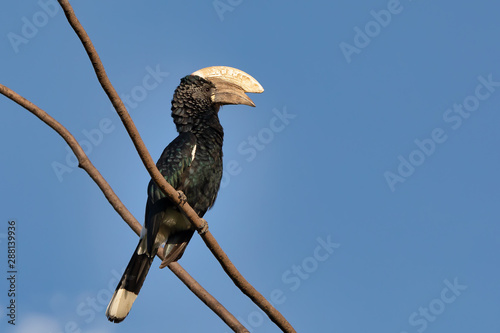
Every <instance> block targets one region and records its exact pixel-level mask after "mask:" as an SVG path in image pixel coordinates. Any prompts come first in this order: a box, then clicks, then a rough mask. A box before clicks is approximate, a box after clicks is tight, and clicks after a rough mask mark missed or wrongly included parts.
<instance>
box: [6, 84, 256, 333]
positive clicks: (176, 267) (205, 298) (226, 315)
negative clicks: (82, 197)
mask: <svg viewBox="0 0 500 333" xmlns="http://www.w3.org/2000/svg"><path fill="white" fill-rule="evenodd" d="M0 94H2V95H4V96H6V97H7V98H9V99H11V100H12V101H14V102H16V103H17V104H19V105H20V106H22V107H24V108H25V109H26V110H28V111H30V112H31V113H33V114H34V115H35V116H37V117H38V118H39V119H40V120H42V121H43V122H44V123H46V124H47V125H48V126H49V127H51V128H52V129H53V130H55V131H56V132H57V133H58V134H59V135H60V136H61V137H62V138H63V139H64V140H65V141H66V143H67V144H68V145H69V147H70V148H71V150H72V151H73V152H74V153H75V155H76V158H77V159H78V163H79V167H80V168H82V169H83V170H85V171H86V172H87V174H88V175H89V176H90V178H92V180H94V182H95V183H96V184H97V186H99V188H100V189H101V191H102V192H103V193H104V196H105V197H106V199H107V200H108V201H109V203H110V204H111V206H113V208H114V209H115V210H116V212H117V213H118V214H119V215H120V216H121V217H122V219H123V220H124V221H125V222H126V223H127V224H128V225H129V226H130V228H132V230H134V232H135V233H136V234H137V235H139V234H140V233H141V229H142V226H141V224H140V223H139V222H138V221H137V219H136V218H135V217H134V216H133V215H132V213H130V211H129V210H128V209H127V207H125V205H124V204H123V203H122V202H121V200H120V199H119V198H118V196H117V195H116V194H115V192H114V191H113V189H112V188H111V186H110V185H109V184H108V182H107V181H106V180H105V179H104V177H103V176H102V175H101V173H100V172H99V171H98V170H97V169H96V168H95V166H94V165H93V164H92V162H90V160H89V158H88V157H87V155H86V154H85V152H84V151H83V149H82V147H81V146H80V144H79V143H78V141H76V139H75V137H74V136H73V135H72V134H71V133H70V132H69V131H68V130H67V129H66V128H65V127H64V126H63V125H61V124H60V123H59V122H58V121H57V120H55V119H54V118H52V117H51V116H50V115H49V114H48V113H47V112H45V111H44V110H42V109H40V108H39V107H38V106H36V105H35V104H33V103H31V102H30V101H28V100H27V99H26V98H24V97H22V96H21V95H19V94H17V93H16V92H14V91H13V90H11V89H9V88H7V87H6V86H4V85H2V84H0ZM158 253H163V251H158ZM158 257H160V259H162V260H163V256H162V255H160V254H158ZM168 268H169V269H170V270H171V271H172V272H173V273H174V274H175V275H176V276H177V277H178V278H179V279H180V280H181V281H182V282H183V283H184V284H185V285H186V286H187V287H188V288H189V289H190V290H191V291H192V292H193V293H194V294H195V295H196V296H197V297H198V298H199V299H200V300H201V301H202V302H203V303H205V304H206V305H207V306H208V307H210V309H212V311H214V312H215V313H216V314H217V315H218V316H219V317H220V318H221V319H222V320H223V321H224V322H225V323H226V324H227V325H228V326H229V327H230V328H231V329H232V330H233V331H235V332H243V333H244V332H247V333H248V330H247V329H246V328H245V327H244V326H243V325H242V324H241V323H240V322H239V321H238V320H237V319H236V318H235V317H234V316H233V315H232V314H231V313H230V312H229V311H228V310H227V309H226V308H224V306H223V305H222V304H220V303H219V302H218V301H217V300H216V299H215V298H214V297H213V296H212V295H210V294H209V293H208V292H207V291H206V290H205V289H204V288H203V287H202V286H201V285H200V284H199V283H198V282H197V281H196V280H195V279H193V278H192V277H191V275H189V274H188V273H187V272H186V271H185V270H184V269H183V268H182V266H181V265H180V264H178V263H175V262H174V263H171V264H170V265H168Z"/></svg>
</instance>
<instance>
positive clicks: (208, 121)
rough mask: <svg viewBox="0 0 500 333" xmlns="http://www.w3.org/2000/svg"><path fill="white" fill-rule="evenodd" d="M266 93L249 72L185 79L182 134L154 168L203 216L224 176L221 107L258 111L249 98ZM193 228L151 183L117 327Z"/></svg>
mask: <svg viewBox="0 0 500 333" xmlns="http://www.w3.org/2000/svg"><path fill="white" fill-rule="evenodd" d="M263 91H264V89H263V88H262V86H261V85H260V84H259V82H257V80H255V79H254V78H253V77H252V76H250V75H248V74H247V73H245V72H243V71H241V70H239V69H235V68H231V67H224V66H214V67H207V68H203V69H200V70H198V71H196V72H194V73H193V74H191V75H188V76H186V77H184V78H183V79H181V83H180V85H179V86H178V87H177V89H176V90H175V93H174V98H173V99H172V118H173V119H174V123H175V125H176V127H177V132H179V135H178V136H177V137H176V138H175V139H174V140H173V141H172V142H171V143H170V144H169V145H168V146H167V148H165V150H164V151H163V153H162V155H161V157H160V159H159V160H158V162H157V164H156V166H157V167H158V169H159V170H160V172H161V173H162V175H163V176H164V177H165V179H166V180H167V181H168V182H169V183H170V185H172V186H173V187H174V188H175V189H176V190H178V191H182V192H184V194H185V195H186V197H187V202H188V203H189V205H190V206H191V207H193V209H194V211H195V212H196V213H197V214H198V215H199V216H200V217H203V215H204V214H205V213H206V211H207V210H208V209H210V207H212V205H213V204H214V202H215V198H216V197H217V192H218V191H219V186H220V181H221V177H222V139H223V136H224V132H223V129H222V126H221V124H220V122H219V117H218V112H219V108H220V107H221V106H222V105H227V104H245V105H249V106H255V104H254V103H253V102H252V100H251V99H250V98H248V96H247V95H246V94H245V93H261V92H263ZM193 233H194V229H193V227H192V226H191V223H190V222H189V221H188V219H187V218H186V217H185V216H184V215H183V214H182V213H181V212H180V211H179V210H178V209H177V207H176V206H175V205H174V204H173V203H172V202H171V201H170V200H169V199H168V198H167V197H166V196H165V195H164V194H163V193H162V191H161V190H160V189H159V188H158V186H157V185H156V183H155V182H154V181H153V180H151V181H150V182H149V185H148V199H147V203H146V216H145V221H144V227H143V229H142V232H141V237H140V240H139V245H137V248H136V249H135V251H134V254H133V255H132V258H131V259H130V262H129V264H128V266H127V268H126V269H125V272H124V273H123V276H122V278H121V280H120V282H119V283H118V286H117V287H116V290H115V293H114V294H113V297H112V298H111V301H110V302H109V305H108V308H107V309H106V316H107V317H108V319H109V320H110V321H112V322H115V323H119V322H121V321H122V320H123V319H125V317H126V316H127V314H128V313H129V311H130V309H131V307H132V304H133V303H134V301H135V299H136V297H137V295H138V294H139V291H140V290H141V287H142V284H143V283H144V280H145V278H146V275H147V274H148V271H149V268H150V267H151V264H152V262H153V259H154V257H155V256H156V254H157V252H158V249H159V247H160V246H162V245H165V247H164V256H165V259H164V260H163V262H162V263H161V265H160V268H163V267H165V266H166V265H168V264H169V263H171V262H173V261H176V260H178V259H179V258H180V257H181V256H182V254H183V253H184V250H185V248H186V245H187V244H188V242H189V240H190V239H191V236H192V235H193Z"/></svg>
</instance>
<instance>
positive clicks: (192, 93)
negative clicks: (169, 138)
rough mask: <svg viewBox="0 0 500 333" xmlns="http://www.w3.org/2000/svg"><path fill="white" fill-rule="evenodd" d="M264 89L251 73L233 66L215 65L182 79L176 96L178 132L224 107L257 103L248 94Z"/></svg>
mask: <svg viewBox="0 0 500 333" xmlns="http://www.w3.org/2000/svg"><path fill="white" fill-rule="evenodd" d="M263 91H264V88H262V86H261V85H260V83H259V82H258V81H257V80H255V79H254V78H253V77H252V76H250V75H249V74H247V73H245V72H243V71H241V70H239V69H236V68H232V67H226V66H213V67H207V68H203V69H200V70H197V71H196V72H194V73H192V74H191V75H188V76H186V77H184V78H182V79H181V83H180V85H179V86H178V87H177V89H176V90H175V93H174V98H173V99H172V117H173V118H174V122H175V124H176V126H177V129H178V131H185V130H190V129H191V127H192V126H193V124H195V123H197V120H200V119H202V118H205V116H211V115H214V114H215V115H216V114H217V112H218V111H219V108H220V106H222V105H228V104H233V105H235V104H244V105H249V106H255V104H254V103H253V101H252V100H251V99H250V98H249V97H248V96H247V95H246V93H262V92H263Z"/></svg>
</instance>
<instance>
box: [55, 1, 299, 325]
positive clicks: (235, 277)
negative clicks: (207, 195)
mask: <svg viewBox="0 0 500 333" xmlns="http://www.w3.org/2000/svg"><path fill="white" fill-rule="evenodd" d="M58 2H59V4H60V5H61V7H62V8H63V10H64V14H65V15H66V18H67V20H68V22H69V24H70V25H71V27H72V28H73V30H74V31H75V33H76V34H77V36H78V38H80V40H81V41H82V44H83V47H84V48H85V51H86V52H87V54H88V56H89V58H90V61H91V62H92V66H93V67H94V71H95V73H96V75H97V79H98V80H99V83H100V84H101V86H102V88H103V89H104V91H105V92H106V94H107V95H108V97H109V99H110V101H111V103H112V104H113V106H114V107H115V109H116V111H117V113H118V115H119V116H120V118H121V120H122V122H123V125H124V126H125V128H126V130H127V132H128V133H129V135H130V138H131V139H132V141H133V143H134V146H135V147H136V149H137V152H138V153H139V156H140V158H141V160H142V162H143V163H144V166H145V167H146V169H147V170H148V172H149V174H150V175H151V178H152V179H153V180H154V182H155V183H156V184H157V185H158V187H159V188H160V189H161V190H162V191H163V193H165V195H166V196H168V197H169V199H170V200H171V201H172V202H173V203H175V204H176V205H177V206H178V207H179V209H180V210H182V211H183V212H184V214H185V215H186V216H187V218H188V219H189V220H190V221H191V223H192V224H193V226H194V227H195V228H196V230H198V231H203V232H202V233H200V235H201V237H202V238H203V241H204V242H205V244H206V245H207V246H208V248H209V249H210V251H211V252H212V253H213V254H214V256H215V258H216V259H217V260H218V261H219V263H220V264H221V266H222V268H223V269H224V271H225V272H226V273H227V274H228V275H229V276H230V278H231V280H232V281H233V282H234V283H235V284H236V286H237V287H238V288H239V289H240V290H241V291H242V292H243V293H244V294H245V295H247V296H248V297H249V298H250V299H251V300H252V301H253V302H254V303H255V304H256V305H257V306H259V307H260V308H261V309H262V310H263V311H264V312H265V313H266V314H267V315H268V316H269V318H270V319H271V320H272V321H273V322H274V323H275V324H276V325H277V326H278V327H279V328H280V329H281V330H282V331H283V332H290V333H291V332H295V330H294V329H293V327H292V325H291V324H290V323H289V322H288V321H287V320H286V318H285V317H284V316H283V315H282V314H281V313H280V312H279V311H278V310H276V309H275V308H274V307H273V306H272V305H271V303H269V302H268V301H267V300H266V298H265V297H264V296H262V294H261V293H259V292H258V291H257V290H256V289H255V288H254V287H253V286H252V285H251V284H250V283H249V282H248V281H247V280H246V279H245V278H244V277H243V276H242V275H241V273H240V272H239V271H238V269H237V268H236V267H235V266H234V265H233V263H232V262H231V261H230V260H229V258H228V256H227V255H226V254H225V253H224V251H223V250H222V248H221V247H220V246H219V244H218V243H217V241H216V240H215V238H214V237H213V236H212V234H211V232H210V231H209V230H208V231H207V230H206V224H205V221H204V220H203V219H201V218H200V217H199V216H198V215H197V214H196V212H195V211H194V210H193V208H192V207H191V206H189V204H188V203H186V202H184V201H183V200H181V198H179V195H178V193H177V191H176V190H175V189H174V188H173V187H172V186H171V185H170V184H169V183H168V182H167V181H166V180H165V178H163V176H162V174H161V173H160V171H159V170H158V169H157V168H156V165H155V163H154V161H153V159H152V158H151V155H150V154H149V152H148V150H147V148H146V146H145V144H144V142H143V141H142V138H141V136H140V134H139V132H138V131H137V128H136V127H135V124H134V123H133V121H132V118H131V117H130V114H129V113H128V111H127V109H126V108H125V105H124V104H123V102H122V100H121V99H120V96H119V95H118V93H117V92H116V90H115V89H114V87H113V86H112V84H111V82H110V80H109V78H108V76H107V75H106V71H105V70H104V66H103V64H102V62H101V60H100V58H99V55H98V54H97V51H96V50H95V48H94V46H93V44H92V41H91V40H90V37H89V36H88V35H87V33H86V31H85V29H84V28H83V26H82V25H81V24H80V22H79V21H78V19H77V17H76V15H75V13H74V11H73V8H72V7H71V5H70V3H69V1H68V0H58Z"/></svg>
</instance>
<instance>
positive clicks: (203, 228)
mask: <svg viewBox="0 0 500 333" xmlns="http://www.w3.org/2000/svg"><path fill="white" fill-rule="evenodd" d="M200 220H201V221H202V222H203V225H202V226H201V228H198V233H199V234H200V235H204V234H205V233H206V232H207V231H208V222H207V220H205V219H200Z"/></svg>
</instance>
